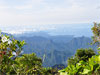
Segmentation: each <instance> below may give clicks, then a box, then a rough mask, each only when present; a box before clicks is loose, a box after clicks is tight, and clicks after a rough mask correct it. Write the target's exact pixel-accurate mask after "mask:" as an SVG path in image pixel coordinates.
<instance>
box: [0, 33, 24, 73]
mask: <svg viewBox="0 0 100 75" xmlns="http://www.w3.org/2000/svg"><path fill="white" fill-rule="evenodd" d="M24 44H25V42H24V41H18V40H15V39H14V38H11V37H9V36H6V35H5V36H4V35H2V36H0V71H1V72H2V73H8V74H9V73H10V72H11V71H12V69H13V67H12V64H14V63H16V61H14V60H13V59H11V58H12V57H14V56H18V55H20V53H21V51H22V47H23V45H24Z"/></svg>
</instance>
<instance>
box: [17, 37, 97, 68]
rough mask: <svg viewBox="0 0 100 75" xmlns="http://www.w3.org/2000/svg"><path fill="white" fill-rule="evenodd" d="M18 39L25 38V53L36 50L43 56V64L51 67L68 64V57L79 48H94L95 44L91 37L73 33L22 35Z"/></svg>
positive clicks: (38, 54)
mask: <svg viewBox="0 0 100 75" xmlns="http://www.w3.org/2000/svg"><path fill="white" fill-rule="evenodd" d="M17 39H18V40H25V41H26V43H27V45H25V46H24V53H32V52H35V53H36V54H37V56H39V57H41V58H42V59H43V60H44V61H43V66H45V67H48V66H49V67H50V66H53V65H55V64H64V65H66V64H67V62H66V61H67V59H68V57H71V56H73V55H74V54H75V52H76V50H77V49H79V48H93V49H94V50H96V46H95V45H93V46H92V45H90V44H89V43H91V42H92V40H91V38H89V37H84V36H82V37H74V36H71V35H58V36H50V35H49V36H40V35H38V36H35V35H34V36H31V37H29V36H28V37H27V36H21V37H17Z"/></svg>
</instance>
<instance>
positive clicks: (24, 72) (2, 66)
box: [0, 35, 58, 75]
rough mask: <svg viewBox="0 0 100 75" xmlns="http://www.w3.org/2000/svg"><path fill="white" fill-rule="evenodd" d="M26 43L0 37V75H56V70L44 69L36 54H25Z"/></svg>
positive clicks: (7, 37)
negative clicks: (23, 51) (23, 52)
mask: <svg viewBox="0 0 100 75" xmlns="http://www.w3.org/2000/svg"><path fill="white" fill-rule="evenodd" d="M24 45H25V41H19V40H15V39H14V38H11V37H9V36H6V35H5V36H4V35H2V36H0V75H1V74H2V75H6V74H7V75H54V74H56V73H58V71H56V69H52V68H44V67H42V60H41V58H39V57H37V56H36V55H35V54H34V53H32V54H23V55H21V52H22V50H23V46H24Z"/></svg>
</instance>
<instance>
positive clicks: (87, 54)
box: [68, 48, 95, 65]
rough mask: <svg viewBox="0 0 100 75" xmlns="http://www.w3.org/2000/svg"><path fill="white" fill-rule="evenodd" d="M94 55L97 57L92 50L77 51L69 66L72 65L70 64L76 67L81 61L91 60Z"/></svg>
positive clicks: (70, 59) (69, 61)
mask: <svg viewBox="0 0 100 75" xmlns="http://www.w3.org/2000/svg"><path fill="white" fill-rule="evenodd" d="M93 55H95V52H94V50H92V49H91V48H89V49H82V48H81V49H78V50H77V51H76V54H75V56H74V57H71V58H69V59H68V65H70V64H73V65H75V64H76V63H78V62H79V61H81V60H83V61H88V59H89V58H91V57H92V56H93Z"/></svg>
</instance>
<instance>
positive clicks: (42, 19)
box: [0, 0, 100, 26]
mask: <svg viewBox="0 0 100 75" xmlns="http://www.w3.org/2000/svg"><path fill="white" fill-rule="evenodd" d="M99 5H100V0H87V1H84V0H11V1H10V0H9V1H5V0H1V1H0V25H9V26H10V25H35V24H67V23H90V22H91V23H92V22H94V21H99V20H100V17H99V16H100V10H99V9H97V7H99Z"/></svg>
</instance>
